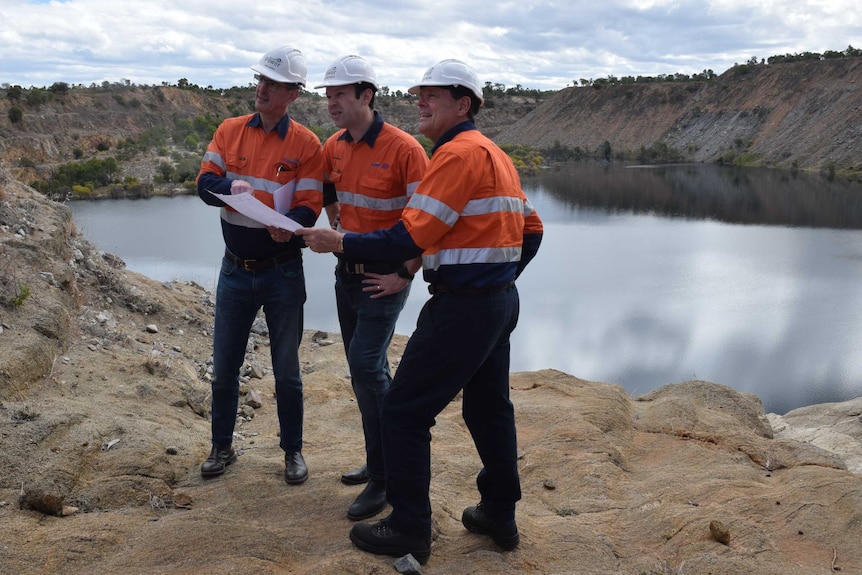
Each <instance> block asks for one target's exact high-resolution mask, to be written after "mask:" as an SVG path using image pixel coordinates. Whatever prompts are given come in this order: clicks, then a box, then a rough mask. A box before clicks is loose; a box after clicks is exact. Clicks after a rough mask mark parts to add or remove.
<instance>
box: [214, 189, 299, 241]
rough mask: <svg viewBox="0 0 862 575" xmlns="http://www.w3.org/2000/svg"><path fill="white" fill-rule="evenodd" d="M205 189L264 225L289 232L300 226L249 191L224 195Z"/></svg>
mask: <svg viewBox="0 0 862 575" xmlns="http://www.w3.org/2000/svg"><path fill="white" fill-rule="evenodd" d="M207 191H208V192H209V193H211V194H212V195H214V196H215V197H217V198H218V199H220V200H221V201H223V202H224V203H226V204H227V205H229V206H230V207H232V208H233V209H235V210H236V211H238V212H239V213H241V214H243V215H244V216H248V217H250V218H251V219H253V220H254V221H256V222H260V223H262V224H263V225H265V226H272V227H274V228H280V229H282V230H287V231H289V232H295V231H296V230H298V229H299V228H301V227H302V225H300V224H298V223H297V222H296V221H294V220H292V219H290V218H288V217H287V216H283V215H281V214H280V213H278V212H277V211H275V210H274V209H272V208H270V207H269V206H267V205H266V204H264V203H263V202H261V201H260V200H258V199H257V198H255V197H254V196H253V195H251V194H249V193H244V194H237V195H230V196H226V195H224V194H216V193H214V192H210V191H209V190H207Z"/></svg>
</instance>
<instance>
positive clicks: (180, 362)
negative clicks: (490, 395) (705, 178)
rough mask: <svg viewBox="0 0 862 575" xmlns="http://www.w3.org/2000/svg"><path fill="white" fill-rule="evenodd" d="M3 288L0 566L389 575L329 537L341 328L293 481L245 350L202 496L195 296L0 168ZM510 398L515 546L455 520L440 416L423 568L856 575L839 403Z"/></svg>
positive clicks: (599, 391)
mask: <svg viewBox="0 0 862 575" xmlns="http://www.w3.org/2000/svg"><path fill="white" fill-rule="evenodd" d="M0 272H2V273H3V276H2V277H3V281H2V283H0V304H2V305H0V325H2V326H3V329H2V332H0V446H2V447H0V526H2V528H0V573H3V574H6V573H9V574H48V573H52V574H54V573H60V574H65V573H68V574H76V575H78V574H84V573H124V574H142V575H143V574H153V573H162V574H173V575H180V574H199V573H208V574H222V573H224V574H227V573H254V574H297V575H301V574H315V575H318V574H329V573H333V574H335V573H338V574H372V573H373V574H382V573H396V571H395V568H394V567H393V563H394V560H395V559H394V558H389V557H377V556H373V555H369V554H367V553H364V552H361V551H359V550H357V549H355V548H354V547H353V545H352V544H351V543H350V541H349V540H348V538H347V534H348V531H349V529H350V527H351V525H352V523H351V522H350V521H349V520H348V519H347V517H346V512H347V507H348V506H349V504H350V503H351V502H352V500H353V498H354V497H355V496H356V495H357V494H358V492H359V489H360V488H359V487H348V486H345V485H342V484H341V483H340V481H339V477H340V474H341V473H342V472H343V471H346V470H348V469H352V468H353V467H356V466H357V465H359V464H360V463H362V461H363V447H362V435H361V431H360V422H359V414H358V410H357V408H356V403H355V401H354V399H353V397H352V392H351V389H350V382H349V380H348V379H347V377H346V375H347V368H346V362H345V360H344V350H343V347H342V345H341V342H340V338H339V337H338V336H337V334H332V333H329V334H323V333H319V332H316V331H314V330H313V329H310V330H308V331H307V332H306V334H305V337H304V339H303V343H302V349H301V352H300V353H301V359H302V364H303V372H304V376H303V378H304V384H305V408H306V412H305V448H304V455H305V457H306V460H307V462H308V465H309V468H310V478H309V480H308V481H307V482H306V483H305V484H303V485H300V486H288V485H286V484H285V483H284V481H283V479H282V475H281V474H282V469H283V463H282V453H281V451H280V449H279V448H278V437H277V436H276V434H277V429H278V426H277V421H276V415H275V401H274V398H273V396H272V390H273V380H272V374H271V368H270V365H269V348H268V340H267V338H266V335H265V334H262V333H255V334H254V336H253V337H252V340H251V343H250V345H249V349H248V354H247V369H246V370H245V376H244V384H243V391H244V392H246V393H247V394H248V396H251V397H253V398H255V399H256V400H257V401H258V402H259V407H257V408H254V407H251V406H246V409H244V411H243V415H242V417H243V419H242V421H241V424H240V425H239V426H238V428H237V438H236V446H237V448H238V449H239V452H240V456H239V459H238V461H237V463H236V464H235V465H232V466H231V467H230V468H229V469H228V471H227V473H226V474H225V475H224V476H222V477H219V478H216V479H212V480H207V481H205V480H203V479H202V478H201V477H200V474H199V466H200V463H201V462H202V460H203V459H204V458H205V457H206V455H207V453H208V451H209V422H208V419H207V417H208V413H209V397H208V393H209V386H208V380H207V377H208V375H207V368H208V362H209V357H210V354H211V329H212V312H213V298H212V294H210V293H208V292H206V291H205V290H204V289H202V288H201V287H200V286H197V285H194V284H186V283H171V284H161V283H158V282H154V281H152V280H150V279H148V278H146V277H143V276H140V275H138V274H135V273H132V272H128V271H126V270H124V269H122V262H118V261H116V259H115V258H110V257H107V258H106V257H104V255H103V254H100V253H98V252H97V251H95V250H94V249H93V248H92V246H89V245H88V244H87V243H86V242H84V241H83V240H82V238H81V237H80V236H79V235H78V234H77V233H76V232H75V230H74V225H73V223H72V222H71V216H70V215H69V213H68V210H67V209H65V208H63V207H62V206H59V205H57V204H53V203H51V202H47V201H45V200H44V199H42V198H40V197H39V196H38V195H36V194H33V193H32V191H31V190H29V189H28V188H26V187H24V186H20V185H19V184H17V183H16V182H14V181H11V180H9V179H8V178H4V177H2V173H0ZM25 286H26V287H27V289H26V290H25V289H24V287H25ZM25 292H27V297H25V298H24V297H23V296H24V293H25ZM22 298H23V301H20V300H21V299H22ZM309 327H313V326H309ZM405 342H406V339H405V338H404V337H398V338H397V339H396V341H395V342H394V344H393V346H392V348H391V359H392V363H393V365H395V366H397V363H398V359H399V357H400V354H401V352H402V351H403V349H404V345H405ZM511 388H512V399H513V402H514V404H515V406H516V415H517V420H518V431H519V449H520V470H521V479H522V488H523V500H522V501H521V502H520V504H519V506H518V523H519V526H520V529H521V533H522V540H521V545H520V547H519V548H518V549H517V550H515V551H513V552H507V553H504V552H501V551H500V549H498V548H496V547H495V546H494V545H493V543H492V542H491V541H490V540H489V539H487V538H484V537H480V536H476V535H472V534H469V533H467V532H466V531H465V529H464V528H463V526H462V525H461V523H460V516H461V511H462V509H463V508H464V507H466V506H468V505H472V504H475V503H476V501H477V497H478V496H477V492H476V489H475V475H476V473H477V472H478V471H479V469H480V467H481V463H480V461H479V459H478V457H477V455H476V453H475V450H474V449H473V446H472V443H471V441H470V437H469V434H468V433H467V430H466V427H465V425H464V423H463V420H462V419H461V416H460V405H459V403H458V401H457V400H456V401H455V402H453V404H452V405H451V406H450V407H449V408H447V409H446V410H445V411H444V412H443V413H442V414H441V415H440V417H439V418H438V421H437V425H436V426H435V428H434V429H433V430H432V432H433V436H434V439H433V443H432V458H433V460H432V468H433V479H432V485H431V499H432V506H433V512H434V541H433V544H432V555H431V559H430V560H429V562H428V563H427V564H426V565H423V566H422V568H421V572H422V573H425V574H453V573H458V574H489V573H494V574H497V573H500V574H506V573H511V574H515V573H518V574H523V573H531V574H564V573H565V574H570V573H583V574H617V573H618V574H633V575H639V574H671V573H673V574H712V575H724V574H727V575H730V574H734V575H736V574H740V573H752V574H753V573H757V574H766V575H769V574H775V575H779V574H781V575H787V574H791V575H793V574H799V575H803V574H804V575H812V574H818V573H831V572H834V571H837V570H838V569H840V570H841V571H842V572H844V573H858V572H862V545H860V541H862V477H860V475H859V463H858V457H859V453H858V442H859V438H860V435H859V430H860V418H859V413H860V409H859V404H858V403H857V402H847V404H838V405H835V406H827V407H824V406H812V407H811V408H810V409H807V410H806V409H803V410H796V412H791V413H790V414H786V415H785V416H783V417H781V418H776V417H774V416H767V414H765V413H764V412H763V408H762V404H761V402H760V400H759V399H758V398H757V397H755V396H752V395H748V394H742V393H737V392H735V391H733V390H732V389H729V388H726V387H723V386H719V385H716V384H712V383H709V382H702V381H691V382H685V383H682V384H676V385H668V386H665V387H663V388H661V389H658V390H656V391H654V392H652V393H650V394H648V395H646V396H643V397H638V398H633V397H631V396H629V395H628V394H627V393H626V392H625V391H624V390H623V389H622V388H621V387H619V386H617V385H614V384H611V383H603V382H590V381H584V380H581V379H578V378H577V377H575V376H573V375H569V374H565V373H561V372H558V371H553V370H545V371H539V372H533V373H516V374H513V375H512V378H511ZM812 429H815V430H817V433H816V435H817V436H818V437H819V438H821V439H822V438H823V437H825V436H826V435H827V434H833V435H831V436H830V439H829V440H821V439H816V440H815V438H814V436H813V435H811V434H810V433H809V432H810V430H812ZM827 432H828V433H827ZM854 441H855V442H856V445H855V449H856V451H854ZM381 517H382V515H381Z"/></svg>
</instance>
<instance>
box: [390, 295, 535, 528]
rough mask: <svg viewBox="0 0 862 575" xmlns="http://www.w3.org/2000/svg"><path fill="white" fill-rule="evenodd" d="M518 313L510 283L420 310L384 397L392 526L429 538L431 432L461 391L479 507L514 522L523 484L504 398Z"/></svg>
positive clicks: (510, 410)
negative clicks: (478, 464) (476, 461)
mask: <svg viewBox="0 0 862 575" xmlns="http://www.w3.org/2000/svg"><path fill="white" fill-rule="evenodd" d="M518 314H519V299H518V291H517V288H516V287H515V286H514V285H513V286H511V287H509V288H508V289H506V290H505V291H501V292H496V293H490V294H468V295H465V294H452V293H443V294H437V295H434V296H433V297H432V298H431V299H430V300H428V302H426V303H425V306H424V307H423V308H422V311H421V312H420V314H419V319H418V320H417V324H416V331H414V332H413V335H411V336H410V341H409V342H408V343H407V348H406V349H405V350H404V355H403V356H402V357H401V364H400V365H399V366H398V371H396V373H395V378H394V379H393V381H392V385H391V386H390V387H389V392H388V393H387V394H386V397H385V398H384V400H383V453H384V457H385V459H386V496H387V499H388V500H389V503H390V504H391V505H392V514H391V515H390V516H389V523H390V525H391V526H392V527H393V529H395V530H397V531H400V532H402V533H407V534H412V535H415V536H421V537H428V536H429V535H430V534H431V500H430V498H429V494H428V489H429V487H430V483H431V428H432V427H433V426H434V424H435V418H436V416H437V415H438V414H439V413H440V412H441V411H443V409H444V408H446V406H447V405H449V403H450V402H451V401H452V400H453V399H454V398H455V397H456V396H457V394H458V392H459V391H462V390H463V399H462V404H461V410H462V414H463V416H464V422H465V423H466V424H467V429H468V430H469V431H470V435H471V436H472V438H473V443H474V444H475V446H476V451H478V453H479V458H480V459H481V460H482V465H483V468H482V470H481V471H480V472H479V474H478V477H477V479H476V484H477V487H478V489H479V494H480V496H481V501H482V504H483V505H484V506H485V508H486V509H487V511H488V513H489V514H491V515H492V517H494V518H495V519H496V520H498V521H501V522H505V521H509V520H513V519H514V518H515V502H516V501H518V500H519V499H520V498H521V484H520V479H519V477H518V449H517V447H518V445H517V444H518V442H517V436H516V431H515V411H514V407H513V406H512V402H511V401H510V400H509V352H510V347H509V336H510V334H511V333H512V330H514V329H515V325H516V324H517V322H518Z"/></svg>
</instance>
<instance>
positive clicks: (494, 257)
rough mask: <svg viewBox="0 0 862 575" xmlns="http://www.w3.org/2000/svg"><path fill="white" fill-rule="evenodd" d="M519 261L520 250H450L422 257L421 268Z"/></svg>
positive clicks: (514, 248) (434, 268) (517, 248)
mask: <svg viewBox="0 0 862 575" xmlns="http://www.w3.org/2000/svg"><path fill="white" fill-rule="evenodd" d="M519 261H521V248H520V246H517V247H514V246H513V247H508V248H452V249H445V250H440V251H439V252H437V253H436V254H431V255H423V256H422V267H423V268H425V269H427V270H436V269H438V268H439V267H440V266H455V265H463V264H507V263H512V262H519Z"/></svg>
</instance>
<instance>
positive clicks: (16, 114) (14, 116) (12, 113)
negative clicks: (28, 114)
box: [9, 106, 24, 124]
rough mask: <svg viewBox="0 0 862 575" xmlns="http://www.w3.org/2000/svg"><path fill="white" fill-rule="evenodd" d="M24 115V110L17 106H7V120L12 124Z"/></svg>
mask: <svg viewBox="0 0 862 575" xmlns="http://www.w3.org/2000/svg"><path fill="white" fill-rule="evenodd" d="M23 117H24V112H23V111H22V110H21V108H19V107H18V106H12V107H11V108H9V121H10V122H12V123H13V124H17V123H18V122H20V121H21V118H23Z"/></svg>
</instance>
